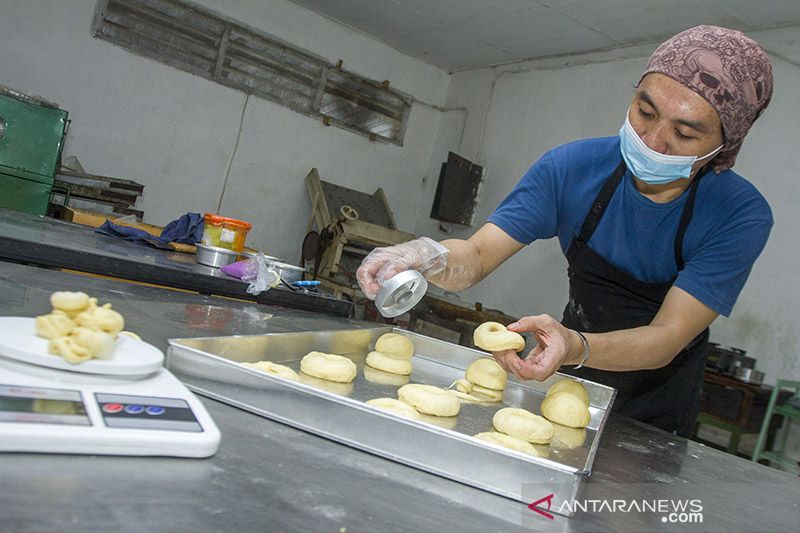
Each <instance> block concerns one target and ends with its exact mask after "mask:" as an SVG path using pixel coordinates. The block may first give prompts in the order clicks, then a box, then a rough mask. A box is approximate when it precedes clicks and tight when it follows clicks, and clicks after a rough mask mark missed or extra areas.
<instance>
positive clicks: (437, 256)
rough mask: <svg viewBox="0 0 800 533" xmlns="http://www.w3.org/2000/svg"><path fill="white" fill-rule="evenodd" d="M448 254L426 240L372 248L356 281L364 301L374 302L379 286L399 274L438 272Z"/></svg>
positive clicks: (443, 266) (441, 247)
mask: <svg viewBox="0 0 800 533" xmlns="http://www.w3.org/2000/svg"><path fill="white" fill-rule="evenodd" d="M448 253H449V252H448V250H447V248H445V247H444V246H442V245H441V244H439V243H438V242H436V241H434V240H433V239H429V238H428V237H420V238H419V239H414V240H413V241H408V242H404V243H401V244H397V245H395V246H388V247H384V248H375V249H374V250H372V251H371V252H370V253H369V255H367V257H365V258H364V261H362V262H361V266H360V267H358V271H356V278H358V284H359V286H360V287H361V290H362V291H364V294H366V295H367V298H369V299H370V300H374V299H375V297H376V296H377V295H378V291H379V290H380V288H381V287H382V286H383V284H384V283H385V282H386V281H387V280H390V279H392V277H394V276H395V275H397V274H399V273H400V272H404V271H406V270H416V271H417V272H419V273H420V274H422V275H423V276H425V277H427V276H433V275H435V274H438V273H440V272H442V271H443V270H444V268H445V266H446V265H447V254H448Z"/></svg>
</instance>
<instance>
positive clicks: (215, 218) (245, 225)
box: [203, 213, 253, 231]
mask: <svg viewBox="0 0 800 533" xmlns="http://www.w3.org/2000/svg"><path fill="white" fill-rule="evenodd" d="M203 218H204V219H205V220H206V222H211V223H212V224H214V225H215V226H220V225H222V224H230V225H231V226H236V227H239V228H241V229H243V230H248V231H249V230H250V228H252V227H253V225H252V224H250V223H249V222H245V221H243V220H236V219H235V218H226V217H221V216H219V215H212V214H211V213H206V214H205V215H203Z"/></svg>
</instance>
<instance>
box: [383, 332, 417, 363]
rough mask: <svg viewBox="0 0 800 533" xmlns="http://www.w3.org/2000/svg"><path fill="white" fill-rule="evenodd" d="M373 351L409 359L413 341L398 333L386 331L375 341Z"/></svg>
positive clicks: (411, 354) (412, 351)
mask: <svg viewBox="0 0 800 533" xmlns="http://www.w3.org/2000/svg"><path fill="white" fill-rule="evenodd" d="M375 351H376V352H383V353H388V354H391V355H396V356H397V357H402V358H404V359H411V357H413V355H414V343H413V342H411V341H410V340H409V339H408V338H406V337H404V336H403V335H400V334H399V333H386V334H384V335H381V336H380V337H379V338H378V340H377V341H376V342H375Z"/></svg>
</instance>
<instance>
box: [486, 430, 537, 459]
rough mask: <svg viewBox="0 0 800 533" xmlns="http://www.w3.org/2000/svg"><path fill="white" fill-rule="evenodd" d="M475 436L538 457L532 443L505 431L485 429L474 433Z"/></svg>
mask: <svg viewBox="0 0 800 533" xmlns="http://www.w3.org/2000/svg"><path fill="white" fill-rule="evenodd" d="M475 438H476V439H480V440H482V441H486V442H491V443H492V444H496V445H498V446H502V447H504V448H510V449H512V450H516V451H518V452H522V453H527V454H529V455H533V456H535V457H539V452H538V450H537V449H536V448H535V447H534V446H533V444H531V443H530V442H528V441H526V440H522V439H518V438H517V437H512V436H511V435H506V434H505V433H498V432H497V431H485V432H483V433H478V434H477V435H475Z"/></svg>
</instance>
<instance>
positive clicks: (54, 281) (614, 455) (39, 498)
mask: <svg viewBox="0 0 800 533" xmlns="http://www.w3.org/2000/svg"><path fill="white" fill-rule="evenodd" d="M64 289H71V290H84V291H86V292H89V293H91V294H92V295H95V296H98V297H99V298H100V299H101V301H110V302H111V303H112V304H113V307H114V308H115V309H118V310H119V311H120V312H122V313H123V314H124V315H125V317H126V319H127V322H128V324H127V328H129V329H130V330H132V331H136V332H137V333H139V334H140V335H142V337H143V338H144V339H145V340H146V341H148V342H150V343H152V344H154V345H156V346H158V347H159V348H161V349H166V347H167V339H168V338H170V337H190V336H206V335H230V334H253V333H261V332H277V331H298V330H310V329H335V328H352V327H360V326H364V327H371V326H373V325H374V324H366V323H359V322H354V321H350V320H348V319H344V318H335V317H331V316H330V315H323V314H315V313H311V312H305V311H298V310H288V309H285V308H279V307H269V306H263V305H254V304H249V303H243V302H234V301H231V300H227V299H221V298H215V297H209V296H201V295H196V294H188V293H183V292H175V291H169V290H165V289H159V288H154V287H146V286H139V285H132V284H126V283H120V282H115V281H111V280H103V279H92V278H88V277H84V276H79V275H74V274H68V273H64V272H57V271H49V270H45V269H40V268H35V267H30V266H23V265H15V264H10V263H2V262H0V315H20V316H34V315H36V314H40V313H43V312H45V311H46V310H47V309H48V301H47V300H48V297H49V295H50V293H51V292H53V291H55V290H64ZM0 380H1V377H0ZM203 402H204V403H205V405H206V406H207V407H208V409H209V411H210V413H211V415H212V416H213V417H214V419H215V421H216V422H217V424H218V425H219V427H220V429H221V431H222V444H221V447H220V449H219V452H218V453H217V454H216V455H215V456H214V457H212V458H209V459H203V460H196V459H177V458H133V457H104V456H67V455H36V454H22V453H20V454H16V453H15V454H0V480H2V483H1V484H0V487H2V488H0V531H114V532H127V531H131V532H134V531H135V532H140V531H170V532H172V531H193V532H194V531H237V532H240V531H304V532H305V531H331V532H334V533H335V532H338V531H341V530H342V528H345V529H346V531H347V532H350V533H352V532H357V531H370V532H373V531H414V532H419V531H459V532H464V531H481V532H487V531H491V532H496V531H657V530H658V531H660V530H663V531H725V532H734V531H743V532H744V531H746V532H753V531H796V530H797V525H798V523H800V510H799V509H798V505H800V482H798V480H797V478H795V477H792V476H790V475H788V474H785V473H782V472H779V471H777V470H773V469H770V468H767V467H764V466H761V465H756V464H753V463H751V462H749V461H746V460H743V459H740V458H737V457H734V456H731V455H727V454H725V453H722V452H720V451H717V450H714V449H711V448H708V447H705V446H702V445H700V444H697V443H694V442H690V441H687V440H685V439H682V438H679V437H674V436H672V435H669V434H666V433H664V432H662V431H659V430H656V429H653V428H650V427H648V426H645V425H642V424H640V423H637V422H634V421H632V420H629V419H626V418H623V417H615V416H613V415H612V418H611V419H610V421H609V426H608V427H607V429H606V431H605V434H604V435H603V440H602V441H601V443H600V449H599V451H598V455H597V458H596V461H595V463H594V472H593V474H592V476H591V477H590V478H589V481H588V482H587V483H586V484H585V486H584V490H583V491H582V493H581V494H579V498H578V500H577V501H576V504H579V505H582V506H583V509H579V510H578V511H577V512H576V514H575V516H573V517H572V518H571V519H567V518H563V517H561V516H559V515H555V516H554V518H553V519H552V520H550V519H548V518H546V517H544V516H542V515H540V514H538V513H535V512H533V511H531V510H529V509H528V508H527V507H526V506H525V505H523V504H520V503H517V502H514V501H511V500H508V499H505V498H502V497H499V496H494V495H492V494H489V493H485V492H482V491H480V490H478V489H474V488H472V487H468V486H465V485H461V484H459V483H455V482H452V481H449V480H446V479H443V478H440V477H437V476H435V475H432V474H427V473H424V472H421V471H418V470H415V469H412V468H408V467H405V466H403V465H400V464H397V463H394V462H392V461H389V460H386V459H383V458H380V457H377V456H373V455H370V454H367V453H364V452H361V451H358V450H355V449H351V448H348V447H346V446H343V445H340V444H337V443H334V442H331V441H328V440H325V439H323V438H320V437H317V436H314V435H311V434H307V433H304V432H302V431H299V430H296V429H293V428H290V427H287V426H284V425H282V424H279V423H276V422H273V421H271V420H267V419H263V418H260V417H257V416H255V415H252V414H250V413H248V412H245V411H240V410H238V409H236V408H233V407H230V406H228V405H224V404H221V403H217V402H215V401H212V400H208V399H204V400H203ZM541 496H542V497H545V496H546V495H544V494H543V495H541ZM692 501H694V503H692ZM698 501H699V505H700V506H701V507H702V511H701V513H700V515H701V516H697V515H693V516H690V515H689V513H684V514H685V515H686V516H684V518H685V519H687V520H688V519H692V520H694V523H678V521H679V520H680V518H681V516H680V513H676V514H674V515H671V514H670V513H669V512H666V511H670V510H671V506H674V505H678V506H680V505H682V503H681V502H686V503H684V504H683V505H697V502H698ZM634 502H637V503H638V505H639V507H641V506H642V505H645V504H646V505H652V506H655V505H662V504H663V505H664V506H665V512H660V511H658V510H656V511H644V512H637V510H636V509H637V508H636V507H634ZM658 502H661V503H658ZM653 508H655V507H653ZM584 509H585V510H584ZM692 509H693V507H687V511H691V510H692ZM698 518H701V519H702V522H701V523H697V520H698ZM670 519H673V520H674V522H670Z"/></svg>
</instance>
